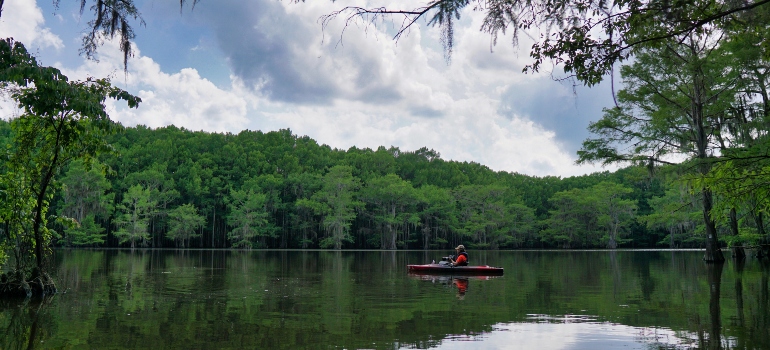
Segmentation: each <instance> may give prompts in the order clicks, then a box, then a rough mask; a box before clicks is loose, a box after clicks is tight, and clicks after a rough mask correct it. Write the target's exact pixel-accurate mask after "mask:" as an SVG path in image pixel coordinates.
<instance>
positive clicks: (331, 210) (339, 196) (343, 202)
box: [297, 165, 362, 249]
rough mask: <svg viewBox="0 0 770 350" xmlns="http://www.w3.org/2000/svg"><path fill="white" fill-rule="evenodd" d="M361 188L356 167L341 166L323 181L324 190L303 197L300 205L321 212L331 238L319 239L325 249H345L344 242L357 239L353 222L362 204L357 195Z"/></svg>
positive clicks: (324, 177) (333, 169)
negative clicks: (353, 232) (352, 225)
mask: <svg viewBox="0 0 770 350" xmlns="http://www.w3.org/2000/svg"><path fill="white" fill-rule="evenodd" d="M359 187H360V182H359V180H358V179H357V178H356V177H354V176H353V169H352V168H351V167H349V166H345V165H337V166H334V167H332V168H331V169H329V172H328V173H326V175H324V176H323V178H322V180H321V189H320V190H319V191H318V192H316V193H315V194H313V196H312V197H311V198H310V199H300V200H299V201H298V202H297V207H300V208H306V209H309V210H311V211H312V212H314V213H316V215H320V216H321V217H322V218H323V219H322V220H323V221H322V222H323V226H324V228H325V229H326V232H327V234H328V235H327V237H325V238H323V239H322V240H321V241H320V242H319V246H320V247H321V248H334V249H341V248H342V244H343V243H344V242H349V243H352V242H353V237H352V236H351V235H350V225H351V223H352V221H353V219H354V218H355V217H356V215H355V210H356V209H357V208H359V207H361V206H362V203H361V202H359V201H358V200H357V199H356V198H355V192H356V191H357V190H358V188H359Z"/></svg>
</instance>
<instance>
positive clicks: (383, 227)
mask: <svg viewBox="0 0 770 350" xmlns="http://www.w3.org/2000/svg"><path fill="white" fill-rule="evenodd" d="M361 192H362V193H361V197H362V199H363V201H364V202H366V203H367V211H368V212H370V213H371V215H372V218H373V222H374V225H375V229H376V230H377V232H380V235H381V236H380V249H396V248H397V246H398V234H399V231H402V232H403V231H405V230H406V229H407V228H408V226H409V225H413V226H417V224H418V223H419V217H418V215H417V213H416V210H415V208H414V207H415V205H416V204H417V196H416V193H415V190H414V188H413V187H412V184H411V183H409V182H407V181H404V180H402V179H401V178H400V177H399V176H398V175H396V174H387V175H385V176H377V177H373V178H371V179H369V181H368V182H367V184H366V186H365V187H364V189H363V190H362V191H361ZM401 243H402V244H405V243H406V242H404V241H401Z"/></svg>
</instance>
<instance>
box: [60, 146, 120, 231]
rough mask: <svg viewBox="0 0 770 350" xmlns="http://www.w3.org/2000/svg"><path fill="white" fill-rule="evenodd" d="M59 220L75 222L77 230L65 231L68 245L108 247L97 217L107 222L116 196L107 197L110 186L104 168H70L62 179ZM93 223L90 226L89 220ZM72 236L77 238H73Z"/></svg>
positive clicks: (78, 163)
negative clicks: (106, 217)
mask: <svg viewBox="0 0 770 350" xmlns="http://www.w3.org/2000/svg"><path fill="white" fill-rule="evenodd" d="M60 181H61V184H62V191H61V204H60V206H59V216H60V217H63V218H71V219H73V220H75V223H76V225H75V226H74V227H68V228H65V229H64V242H65V244H68V245H69V244H74V245H94V244H101V243H104V237H103V235H102V231H104V229H102V230H99V228H101V227H100V226H99V224H97V223H96V217H97V216H100V217H102V218H104V217H105V216H106V214H107V212H108V211H110V210H111V209H110V208H111V204H110V202H112V198H113V197H114V195H113V194H106V193H105V192H106V191H108V190H109V189H110V183H109V182H108V181H107V179H106V178H105V176H104V170H103V166H102V165H101V164H90V165H89V164H85V163H84V162H83V161H80V160H77V161H74V162H72V163H71V164H70V166H69V169H68V170H67V173H66V174H65V175H64V177H63V178H61V180H60ZM86 219H88V220H89V222H88V223H86V222H85V220H86ZM71 235H74V236H72V237H70V236H71Z"/></svg>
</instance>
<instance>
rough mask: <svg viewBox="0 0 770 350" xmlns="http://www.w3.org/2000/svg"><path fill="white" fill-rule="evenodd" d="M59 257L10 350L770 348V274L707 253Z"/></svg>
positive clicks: (14, 311)
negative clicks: (47, 289) (53, 290)
mask: <svg viewBox="0 0 770 350" xmlns="http://www.w3.org/2000/svg"><path fill="white" fill-rule="evenodd" d="M448 253H449V252H443V251H431V252H422V251H419V252H391V251H387V252H382V251H344V252H330V251H224V250H134V251H129V250H58V251H56V256H55V265H56V280H57V282H58V286H59V289H60V290H61V291H62V293H60V294H58V295H55V296H53V297H51V298H47V299H44V300H39V299H32V300H27V301H21V300H14V301H2V302H0V329H2V330H4V335H3V337H2V340H0V349H21V348H24V349H29V348H40V349H43V348H55V349H61V348H63V349H241V348H260V349H261V348H270V349H343V348H344V349H399V348H420V349H422V348H438V349H460V348H463V349H467V348H469V346H470V348H473V349H503V348H520V349H531V348H538V349H616V348H624V349H662V348H665V349H667V348H715V349H718V348H723V349H733V348H735V349H762V348H765V349H767V348H770V336H769V335H768V334H770V296H769V293H768V276H769V275H770V266H768V263H766V262H765V263H763V262H760V261H757V260H753V259H749V260H748V261H747V262H746V263H745V264H735V263H733V262H730V261H728V263H726V264H724V265H723V266H722V267H721V268H720V267H718V266H719V265H717V266H716V267H715V266H712V265H707V264H705V263H703V262H702V261H701V258H702V255H703V254H702V252H687V251H676V252H671V251H618V252H609V251H503V252H477V251H472V252H471V260H472V263H474V264H489V265H493V266H501V267H504V268H505V275H504V276H500V277H459V276H431V275H424V276H420V275H410V274H408V273H407V270H406V265H407V264H413V263H426V262H429V261H431V260H433V259H440V258H441V256H442V255H446V254H448Z"/></svg>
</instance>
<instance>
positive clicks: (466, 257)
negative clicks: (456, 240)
mask: <svg viewBox="0 0 770 350" xmlns="http://www.w3.org/2000/svg"><path fill="white" fill-rule="evenodd" d="M460 255H463V256H465V262H463V263H461V264H458V265H457V266H467V265H468V253H466V252H460V254H458V258H459V256H460Z"/></svg>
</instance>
